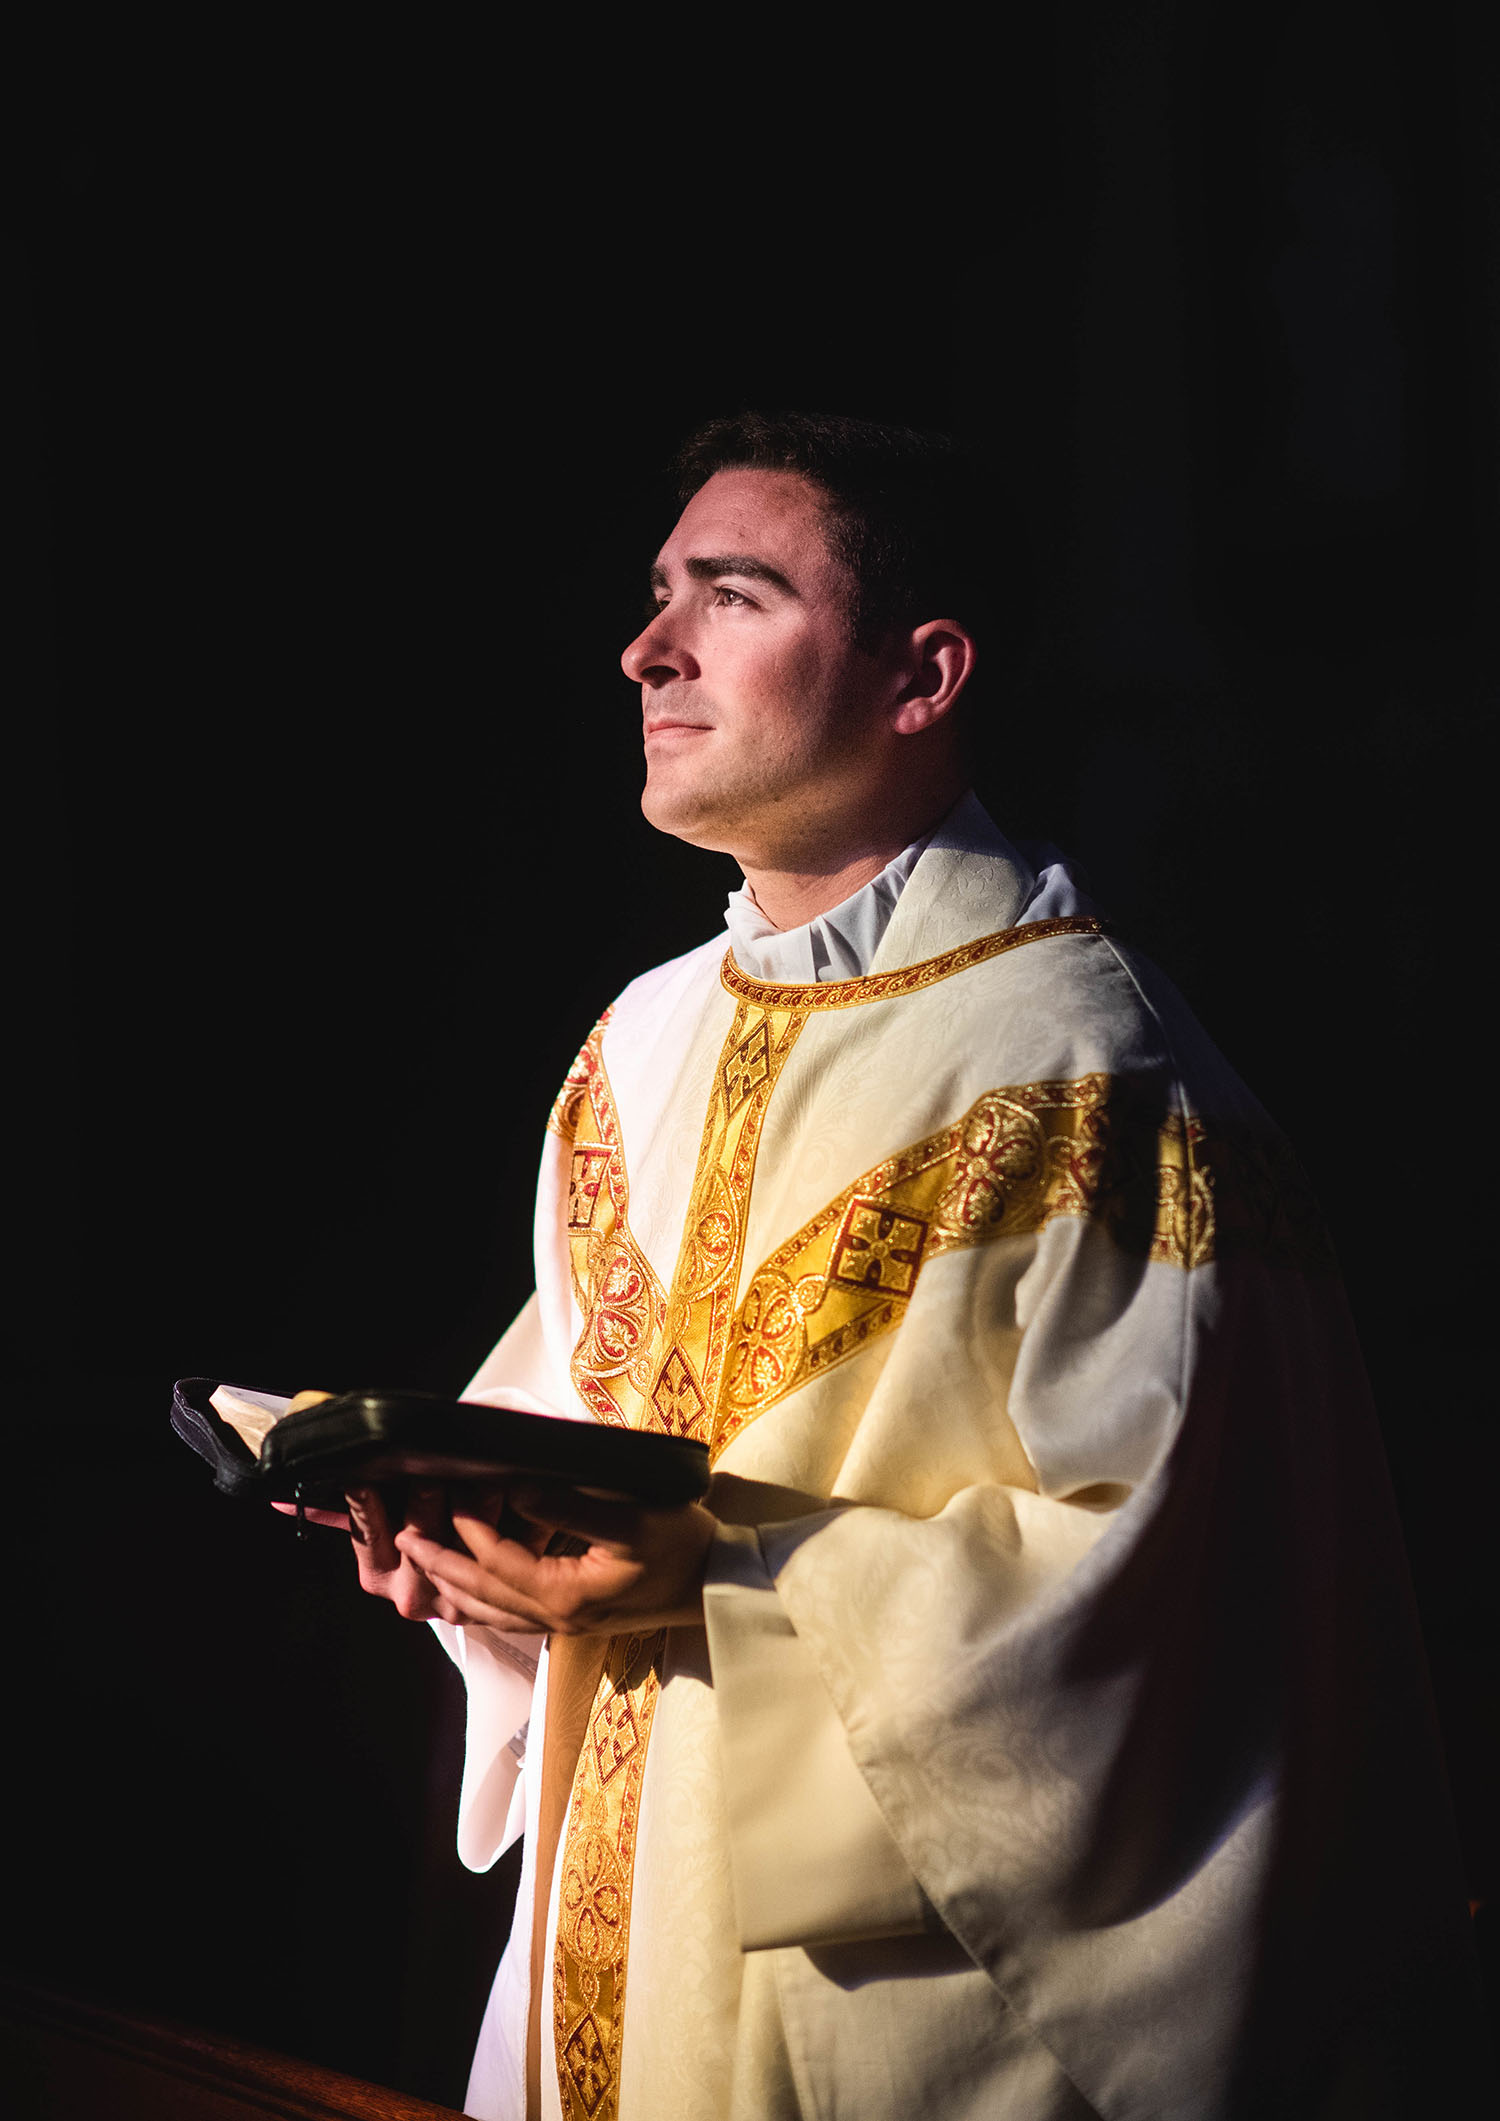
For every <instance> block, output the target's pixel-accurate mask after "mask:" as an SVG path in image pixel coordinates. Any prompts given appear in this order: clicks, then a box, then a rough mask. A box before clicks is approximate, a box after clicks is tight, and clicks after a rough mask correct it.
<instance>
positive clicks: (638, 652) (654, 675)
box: [620, 609, 698, 685]
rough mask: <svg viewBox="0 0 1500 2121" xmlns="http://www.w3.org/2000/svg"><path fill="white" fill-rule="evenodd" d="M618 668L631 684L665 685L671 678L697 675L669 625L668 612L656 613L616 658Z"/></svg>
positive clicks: (670, 623) (684, 649)
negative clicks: (618, 659) (618, 662)
mask: <svg viewBox="0 0 1500 2121" xmlns="http://www.w3.org/2000/svg"><path fill="white" fill-rule="evenodd" d="M620 668H621V669H622V670H623V671H624V673H625V675H626V677H628V678H629V680H630V682H631V683H632V684H633V685H667V684H670V683H671V681H672V679H673V678H691V677H696V676H697V675H698V666H697V664H696V663H695V662H694V660H693V657H692V654H691V651H690V650H689V649H688V647H687V645H686V643H685V642H684V641H683V639H682V637H681V632H680V629H679V628H677V627H675V626H674V625H673V624H672V621H671V616H670V609H665V610H662V611H659V612H657V614H656V616H655V618H653V619H652V620H651V621H650V622H649V624H647V625H646V626H644V627H643V628H642V629H641V631H640V632H639V633H638V634H637V635H636V637H635V639H634V640H633V641H632V642H631V644H630V646H629V647H628V648H627V649H626V651H625V653H624V654H623V655H622V656H621V658H620Z"/></svg>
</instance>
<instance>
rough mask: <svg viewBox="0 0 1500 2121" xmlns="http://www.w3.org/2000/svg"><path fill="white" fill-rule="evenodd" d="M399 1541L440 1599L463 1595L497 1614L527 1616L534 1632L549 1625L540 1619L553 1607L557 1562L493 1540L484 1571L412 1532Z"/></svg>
mask: <svg viewBox="0 0 1500 2121" xmlns="http://www.w3.org/2000/svg"><path fill="white" fill-rule="evenodd" d="M400 1538H401V1550H402V1552H403V1554H405V1556H406V1558H407V1560H408V1561H410V1562H412V1563H413V1564H414V1566H416V1567H417V1568H419V1569H421V1571H422V1572H423V1574H424V1575H425V1576H427V1577H429V1578H430V1579H431V1581H432V1583H433V1584H434V1586H435V1587H436V1589H437V1591H438V1593H439V1595H440V1596H444V1597H448V1598H455V1599H456V1598H457V1597H458V1596H459V1595H460V1594H462V1595H463V1596H465V1597H467V1598H469V1599H471V1600H478V1601H480V1602H481V1603H484V1604H486V1605H488V1606H491V1607H493V1608H494V1609H495V1610H496V1611H503V1612H508V1613H512V1614H515V1615H518V1616H525V1617H526V1619H527V1620H528V1621H529V1622H530V1624H531V1625H532V1626H546V1625H548V1623H547V1622H546V1621H545V1620H543V1619H542V1618H541V1617H540V1616H541V1615H542V1614H543V1613H544V1612H549V1611H551V1609H552V1606H553V1597H552V1595H550V1594H553V1593H555V1591H556V1590H557V1588H558V1581H557V1577H556V1570H557V1563H556V1562H553V1561H547V1560H538V1559H537V1557H536V1556H535V1555H533V1554H530V1553H528V1552H527V1551H526V1549H525V1548H524V1547H519V1546H517V1544H516V1542H515V1541H514V1540H513V1539H494V1538H492V1539H491V1541H490V1554H489V1558H488V1565H486V1564H485V1563H481V1562H480V1561H478V1560H471V1559H470V1558H469V1556H468V1555H467V1554H459V1553H456V1552H455V1551H454V1549H453V1548H452V1547H442V1546H439V1545H437V1543H436V1542H435V1541H434V1540H424V1539H422V1538H420V1537H419V1536H418V1535H417V1534H416V1533H414V1532H410V1531H405V1532H402V1533H401V1535H400Z"/></svg>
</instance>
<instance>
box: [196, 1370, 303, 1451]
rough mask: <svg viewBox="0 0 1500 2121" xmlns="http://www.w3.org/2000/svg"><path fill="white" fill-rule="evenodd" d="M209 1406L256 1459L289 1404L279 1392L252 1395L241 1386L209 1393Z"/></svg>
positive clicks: (222, 1388)
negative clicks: (269, 1432)
mask: <svg viewBox="0 0 1500 2121" xmlns="http://www.w3.org/2000/svg"><path fill="white" fill-rule="evenodd" d="M208 1403H209V1405H210V1406H211V1407H212V1408H213V1410H214V1412H215V1413H216V1414H217V1415H218V1417H219V1419H220V1420H221V1421H227V1422H228V1424H229V1426H230V1428H231V1429H233V1430H234V1432H235V1434H236V1435H237V1436H238V1437H239V1438H240V1440H241V1441H242V1442H243V1443H245V1444H247V1445H248V1446H249V1448H250V1449H251V1450H252V1451H253V1452H254V1453H255V1456H256V1457H257V1458H259V1456H260V1447H261V1445H262V1444H263V1443H264V1442H265V1440H266V1435H267V1432H268V1431H269V1430H271V1429H274V1428H275V1426H276V1424H277V1422H278V1421H280V1419H281V1417H282V1415H283V1414H284V1413H285V1412H286V1410H287V1408H288V1407H289V1406H290V1405H291V1403H292V1402H291V1400H290V1399H288V1398H286V1397H285V1396H284V1395H283V1394H282V1393H280V1392H252V1391H250V1390H249V1389H248V1387H247V1386H244V1385H220V1386H219V1387H218V1389H217V1390H216V1391H214V1392H212V1393H210V1394H209V1401H208Z"/></svg>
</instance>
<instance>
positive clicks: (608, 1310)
mask: <svg viewBox="0 0 1500 2121" xmlns="http://www.w3.org/2000/svg"><path fill="white" fill-rule="evenodd" d="M607 1022H608V1018H607V1016H606V1017H601V1019H600V1020H599V1022H598V1023H597V1024H596V1025H595V1026H594V1029H593V1030H592V1032H590V1034H589V1037H588V1039H587V1040H586V1042H585V1044H584V1048H583V1051H582V1052H581V1053H580V1054H579V1056H578V1058H577V1060H576V1061H575V1062H574V1063H573V1066H572V1069H571V1070H570V1071H569V1074H568V1078H567V1081H566V1082H565V1083H564V1084H563V1088H562V1093H561V1095H560V1096H559V1098H558V1101H557V1104H556V1105H555V1106H554V1108H553V1110H554V1114H555V1115H556V1116H557V1118H558V1125H557V1126H556V1128H555V1129H554V1131H555V1132H556V1133H557V1134H559V1135H560V1136H561V1137H562V1139H563V1140H564V1141H565V1142H567V1143H568V1144H570V1154H571V1159H572V1161H571V1165H570V1168H569V1172H568V1204H567V1229H568V1255H569V1262H570V1266H571V1270H572V1277H573V1294H574V1296H575V1297H576V1298H577V1300H578V1308H579V1311H580V1313H581V1315H582V1318H583V1327H582V1330H581V1331H580V1333H579V1336H578V1343H577V1345H576V1347H575V1348H574V1350H573V1357H572V1361H571V1363H570V1365H569V1369H570V1373H571V1375H572V1379H573V1384H574V1388H575V1390H576V1391H577V1392H578V1395H579V1397H580V1398H581V1399H582V1400H583V1402H584V1404H585V1406H587V1408H588V1409H589V1412H590V1413H591V1414H592V1415H593V1416H594V1417H595V1419H596V1420H598V1421H607V1422H610V1423H611V1424H612V1425H613V1426H614V1427H616V1428H637V1427H639V1426H640V1421H639V1410H640V1406H641V1402H642V1400H643V1399H644V1397H645V1395H646V1394H647V1393H648V1392H649V1391H650V1390H651V1386H652V1381H653V1378H654V1375H655V1370H654V1362H655V1352H656V1347H657V1343H658V1342H659V1341H660V1339H661V1332H662V1326H663V1324H664V1322H665V1319H666V1314H667V1299H666V1293H665V1291H664V1290H663V1288H662V1286H661V1283H660V1282H659V1281H658V1280H657V1278H656V1276H655V1274H653V1272H652V1271H651V1265H650V1262H649V1261H648V1260H647V1258H646V1256H645V1254H644V1253H643V1252H642V1251H641V1249H640V1247H639V1245H637V1243H636V1242H635V1239H634V1238H633V1237H632V1236H631V1234H630V1223H629V1220H628V1216H627V1210H628V1207H629V1202H630V1188H629V1182H628V1179H627V1176H626V1171H625V1150H624V1145H623V1143H622V1142H621V1139H620V1118H619V1114H618V1113H617V1112H616V1110H615V1100H614V1093H613V1091H612V1090H611V1089H610V1086H609V1077H608V1075H607V1074H606V1073H605V1068H604V1059H603V1055H602V1052H601V1050H600V1041H601V1040H602V1038H603V1036H604V1026H605V1024H606V1023H607Z"/></svg>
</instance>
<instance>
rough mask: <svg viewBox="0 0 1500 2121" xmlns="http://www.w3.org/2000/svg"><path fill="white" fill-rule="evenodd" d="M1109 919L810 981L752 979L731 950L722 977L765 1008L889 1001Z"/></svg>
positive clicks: (1040, 924)
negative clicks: (844, 976)
mask: <svg viewBox="0 0 1500 2121" xmlns="http://www.w3.org/2000/svg"><path fill="white" fill-rule="evenodd" d="M1103 933H1104V923H1103V922H1102V921H1098V920H1094V919H1093V918H1092V917H1090V916H1089V915H1086V914H1081V913H1080V914H1069V915H1067V916H1066V917H1065V918H1059V919H1057V920H1052V921H1028V922H1026V923H1025V924H1024V925H1023V926H1021V927H1019V928H1001V929H1000V930H998V931H997V933H995V934H994V935H981V936H979V937H977V938H976V940H975V941H974V942H972V943H960V944H959V946H958V948H957V949H956V950H945V951H944V952H943V953H942V955H941V956H940V957H927V958H923V959H922V961H921V963H920V964H917V965H903V966H902V967H901V968H900V970H899V971H895V972H869V973H866V974H865V976H864V978H863V979H843V980H814V981H810V982H808V983H807V984H805V985H804V984H801V983H794V982H788V983H787V984H786V985H781V984H779V983H778V982H776V981H774V980H759V979H752V978H751V977H750V975H749V973H748V972H741V970H740V968H739V966H738V965H737V964H736V963H735V961H734V954H733V952H732V951H726V952H725V954H724V963H723V965H722V966H721V968H720V972H719V977H720V979H721V980H722V981H723V983H724V985H725V986H726V987H727V988H728V989H729V992H730V993H731V994H733V995H737V996H738V997H739V999H740V1000H741V1001H746V1002H753V1003H755V1004H756V1005H757V1007H759V1008H762V1009H857V1008H859V1007H861V1006H862V1004H863V1003H865V1002H888V1001H893V1000H895V999H896V998H897V997H898V996H900V995H903V994H916V993H918V992H919V991H920V990H921V989H922V988H923V987H931V986H933V985H935V984H936V982H937V981H938V980H940V979H948V978H949V977H950V976H951V975H952V974H953V973H955V972H967V971H968V969H969V967H970V966H971V965H982V964H984V963H985V962H986V960H987V959H989V958H992V957H1000V956H1003V954H1004V953H1005V952H1006V951H1007V950H1019V949H1020V948H1021V946H1022V945H1023V944H1024V943H1042V942H1046V941H1047V939H1048V938H1049V937H1050V936H1054V935H1102V934H1103Z"/></svg>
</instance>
